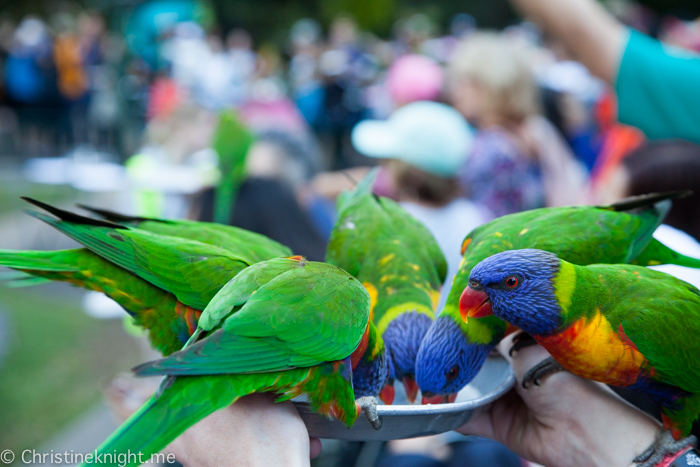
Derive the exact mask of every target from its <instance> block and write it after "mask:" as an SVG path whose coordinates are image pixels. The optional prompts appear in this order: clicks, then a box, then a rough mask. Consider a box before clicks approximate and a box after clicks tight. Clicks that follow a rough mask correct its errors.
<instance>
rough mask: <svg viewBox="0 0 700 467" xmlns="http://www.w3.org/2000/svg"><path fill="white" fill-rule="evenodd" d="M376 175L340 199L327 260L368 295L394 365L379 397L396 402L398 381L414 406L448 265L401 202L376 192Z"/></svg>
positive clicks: (390, 365)
mask: <svg viewBox="0 0 700 467" xmlns="http://www.w3.org/2000/svg"><path fill="white" fill-rule="evenodd" d="M376 173H377V172H376V170H374V171H372V172H370V173H369V174H368V175H366V176H365V178H364V179H363V180H362V181H361V182H360V183H358V185H357V186H356V187H355V189H354V190H353V191H351V192H347V193H343V194H342V195H341V197H340V198H339V199H338V220H337V221H336V224H335V226H334V228H333V231H332V233H331V238H330V241H329V244H328V250H327V253H326V261H327V262H328V263H330V264H335V265H336V266H339V267H341V268H343V269H345V270H346V271H348V272H349V273H350V274H352V275H353V276H355V277H356V278H357V279H358V280H359V281H360V282H362V284H363V285H364V286H365V287H366V288H367V290H368V291H369V295H370V297H371V300H372V304H371V308H370V316H371V319H372V321H373V322H374V323H375V324H376V326H377V329H378V331H379V333H380V334H381V337H382V339H383V341H384V346H385V347H386V353H387V356H388V364H389V381H388V382H387V385H386V386H385V387H384V389H382V392H381V393H380V397H381V398H382V400H383V401H384V402H386V403H391V402H392V401H393V399H394V389H393V381H394V379H398V380H399V381H401V382H402V383H403V385H404V388H405V390H406V395H407V397H408V399H409V400H410V401H411V402H413V401H414V400H415V398H416V395H417V392H418V386H417V384H416V381H415V362H416V355H417V353H418V349H419V347H420V344H421V342H422V340H423V336H424V335H425V333H426V332H427V330H428V328H429V327H430V324H431V323H432V321H433V318H434V311H435V307H436V305H437V301H438V298H439V296H440V287H441V285H442V282H443V281H444V280H445V274H446V273H447V263H446V260H445V257H444V255H443V254H442V251H441V250H440V247H439V246H438V244H437V242H436V241H435V239H434V238H433V236H432V235H431V234H430V232H429V231H428V229H427V228H426V227H425V226H424V225H423V224H421V223H420V222H419V221H418V220H416V219H415V218H413V217H412V216H411V215H410V214H408V213H407V212H406V211H404V210H403V208H401V206H399V205H398V204H397V203H396V202H394V201H392V200H390V199H387V198H382V197H378V196H375V195H373V194H372V185H373V184H374V179H375V177H376Z"/></svg>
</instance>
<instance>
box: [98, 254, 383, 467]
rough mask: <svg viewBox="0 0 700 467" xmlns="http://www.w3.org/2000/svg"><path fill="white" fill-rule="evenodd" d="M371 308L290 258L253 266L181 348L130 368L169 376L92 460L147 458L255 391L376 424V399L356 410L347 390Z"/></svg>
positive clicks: (332, 272)
mask: <svg viewBox="0 0 700 467" xmlns="http://www.w3.org/2000/svg"><path fill="white" fill-rule="evenodd" d="M369 303H370V299H369V295H368V293H367V291H366V290H365V289H364V287H362V284H360V283H359V282H358V281H357V280H356V279H355V278H353V277H352V276H350V275H349V274H348V273H346V272H345V271H343V270H342V269H340V268H337V267H335V266H332V265H329V264H325V263H314V262H308V261H306V260H305V259H303V258H298V257H296V258H295V257H293V258H276V259H271V260H268V261H263V262H260V263H256V264H254V265H252V266H251V267H249V268H247V269H245V270H243V271H242V272H241V273H239V274H238V275H237V276H236V277H234V278H233V279H232V280H231V281H230V282H228V283H227V284H226V285H225V286H224V287H223V288H222V289H221V290H220V291H219V293H218V294H217V295H216V296H215V297H214V298H213V299H212V300H211V302H210V303H209V305H208V306H207V308H206V309H205V310H204V312H203V313H202V316H201V318H200V320H199V326H198V328H197V331H196V332H195V333H194V334H193V337H192V339H191V341H190V343H189V344H188V345H187V346H186V347H185V348H183V349H182V350H181V351H178V352H175V353H173V354H171V355H170V356H169V357H167V358H164V359H162V360H157V361H154V362H150V363H146V364H143V365H140V366H138V367H137V368H135V372H136V373H137V374H138V375H169V376H168V378H166V379H164V383H165V384H162V385H161V391H159V393H157V394H156V395H154V396H153V397H151V399H149V400H148V401H147V402H146V403H145V404H144V405H143V406H142V407H141V408H140V409H139V410H138V411H137V412H136V413H135V414H134V415H132V416H131V417H130V418H129V419H128V420H127V421H126V422H125V423H124V424H123V425H122V426H121V427H119V428H118V429H117V431H116V432H115V433H114V434H112V435H111V436H110V437H109V438H108V439H107V440H106V441H105V442H104V443H103V444H102V445H101V446H100V447H99V448H98V449H97V454H98V455H99V454H100V453H115V455H114V456H113V457H114V458H119V455H120V454H123V453H128V452H131V453H134V452H139V453H142V455H143V457H144V458H148V457H149V456H150V454H152V453H156V452H159V451H160V450H162V449H163V448H164V447H165V446H167V445H168V444H169V443H170V442H171V441H172V440H174V439H175V438H176V437H177V436H178V435H180V434H181V433H182V432H184V431H185V430H186V429H187V428H189V427H190V426H192V425H193V424H195V423H196V422H197V421H199V420H201V419H202V418H204V417H206V416H207V415H209V414H210V413H212V412H214V411H215V410H218V409H220V408H223V407H226V406H228V405H230V404H232V403H234V402H235V401H236V400H237V399H238V398H240V397H243V396H245V395H248V394H252V393H256V392H271V393H275V394H277V395H278V396H279V397H278V398H277V400H278V401H283V400H288V399H291V398H293V397H297V396H301V395H305V396H306V397H307V399H308V401H309V403H310V405H311V408H312V409H313V410H316V411H318V412H320V413H323V414H326V415H328V416H334V417H336V418H337V419H339V420H341V421H343V422H344V423H345V424H347V425H348V426H351V425H352V424H353V423H354V422H355V420H356V419H357V417H358V415H359V413H360V411H361V407H370V410H369V412H368V414H371V415H370V418H371V419H372V421H373V422H375V424H377V426H378V423H379V422H380V420H379V419H378V417H377V416H376V411H372V408H373V407H376V400H375V401H374V402H371V401H370V402H367V401H366V400H358V401H357V402H356V401H355V397H354V394H353V386H352V371H351V369H352V366H353V363H356V362H357V360H358V357H359V356H360V355H361V354H362V352H363V351H364V349H365V348H366V345H367V341H368V339H369V333H370V327H369ZM134 457H135V456H134ZM127 459H128V460H127V462H128V463H127V464H126V465H138V464H139V463H138V462H137V460H136V459H132V456H129V457H128V458H127ZM113 465H117V464H116V462H115V463H114V464H113ZM119 465H120V466H122V467H123V466H124V465H125V464H124V463H121V464H119Z"/></svg>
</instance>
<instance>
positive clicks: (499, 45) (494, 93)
mask: <svg viewBox="0 0 700 467" xmlns="http://www.w3.org/2000/svg"><path fill="white" fill-rule="evenodd" d="M524 49H525V48H524V47H522V46H520V45H519V44H516V43H514V42H512V41H509V40H508V39H507V38H506V37H504V36H503V35H501V34H498V33H494V32H480V33H476V34H474V35H472V36H469V37H468V38H466V39H464V40H463V41H462V42H461V43H460V44H459V45H458V46H457V49H456V50H455V52H454V54H453V56H452V59H451V60H450V63H449V65H448V79H449V81H450V85H451V86H459V85H460V82H462V81H464V80H467V79H469V80H471V81H473V82H474V83H475V84H477V85H478V86H479V87H480V88H482V89H483V90H484V91H485V92H486V97H487V98H486V102H487V109H486V111H487V112H488V113H490V114H492V115H494V116H496V117H498V118H499V119H502V120H506V121H515V122H521V121H522V120H523V119H525V118H527V117H528V116H530V115H532V114H535V113H537V112H538V105H537V88H536V87H535V82H534V78H533V76H532V72H531V71H530V68H529V67H528V64H527V62H526V61H525V58H524V57H523V55H526V53H527V51H526V50H524Z"/></svg>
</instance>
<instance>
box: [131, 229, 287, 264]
mask: <svg viewBox="0 0 700 467" xmlns="http://www.w3.org/2000/svg"><path fill="white" fill-rule="evenodd" d="M138 228H139V229H141V230H145V231H148V232H154V233H158V234H163V235H170V236H173V237H180V238H187V239H190V240H197V241H199V242H202V243H206V244H209V245H213V246H217V247H221V248H225V249H227V250H229V251H231V252H232V253H234V254H235V255H236V256H239V257H240V258H242V259H245V260H246V261H248V262H249V263H257V262H259V261H265V260H267V259H272V258H277V257H283V256H291V255H292V250H290V249H289V247H286V246H284V245H282V244H281V243H279V242H276V241H274V240H272V239H271V238H268V237H266V236H265V235H261V234H258V233H255V232H251V231H249V230H245V229H241V228H238V227H233V226H230V225H223V224H216V223H210V222H198V221H190V220H177V221H160V220H149V221H143V222H140V223H139V224H138Z"/></svg>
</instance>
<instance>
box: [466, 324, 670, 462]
mask: <svg viewBox="0 0 700 467" xmlns="http://www.w3.org/2000/svg"><path fill="white" fill-rule="evenodd" d="M513 337H514V336H513V335H511V336H508V337H506V338H505V339H504V340H503V341H502V342H501V343H500V345H499V347H498V350H499V352H500V353H501V354H502V355H503V356H504V357H505V358H506V359H507V360H508V361H509V362H510V363H511V365H512V367H513V371H514V372H515V376H516V378H517V383H516V385H515V388H514V389H513V390H511V391H510V392H509V393H508V394H506V395H505V396H504V397H502V398H501V399H499V400H497V401H495V402H494V403H493V404H491V406H490V407H488V408H486V409H485V410H483V411H481V412H480V413H478V414H475V416H474V417H472V419H471V420H470V421H469V422H467V423H466V424H465V425H463V426H462V427H460V428H459V429H458V430H457V431H459V432H460V433H462V434H465V435H477V436H483V437H486V438H491V439H494V440H496V441H499V442H501V443H503V444H505V445H506V446H507V447H508V448H509V449H511V450H512V451H513V452H515V453H516V454H518V455H519V456H521V457H523V458H525V459H529V460H532V461H533V462H537V463H539V464H543V465H546V466H557V467H594V466H606V467H616V466H620V467H627V466H630V465H632V464H633V463H632V459H634V458H635V457H636V456H638V455H639V454H641V453H642V452H643V451H644V450H645V449H646V448H647V447H649V446H650V445H651V444H652V442H653V441H654V439H655V438H656V435H657V434H658V432H659V430H660V429H661V426H660V425H659V423H658V422H656V421H655V420H654V419H653V418H651V417H649V416H647V415H646V414H644V413H643V412H641V411H640V410H638V409H636V408H635V407H633V406H631V405H630V404H628V403H627V402H625V401H624V400H622V399H621V398H620V397H618V396H617V395H616V394H615V393H613V392H612V391H611V390H610V389H609V388H608V387H607V386H605V385H603V384H600V383H596V382H594V381H590V380H586V379H583V378H580V377H578V376H575V375H573V374H571V373H569V372H559V373H555V374H552V375H549V376H547V377H546V378H545V379H544V380H543V381H542V383H541V385H540V386H532V385H531V386H529V388H528V389H523V387H522V386H521V384H520V382H521V381H522V377H523V375H524V374H525V373H526V372H527V371H528V370H529V369H530V368H532V367H533V366H535V365H536V364H537V363H539V362H541V361H542V360H544V359H545V358H547V357H548V356H549V354H548V353H547V351H546V350H545V349H544V348H542V347H540V346H539V345H537V346H532V347H526V348H524V349H521V350H520V351H518V352H516V353H514V354H513V358H510V357H509V356H508V351H509V350H510V348H511V347H512V338H513Z"/></svg>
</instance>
